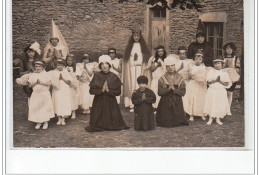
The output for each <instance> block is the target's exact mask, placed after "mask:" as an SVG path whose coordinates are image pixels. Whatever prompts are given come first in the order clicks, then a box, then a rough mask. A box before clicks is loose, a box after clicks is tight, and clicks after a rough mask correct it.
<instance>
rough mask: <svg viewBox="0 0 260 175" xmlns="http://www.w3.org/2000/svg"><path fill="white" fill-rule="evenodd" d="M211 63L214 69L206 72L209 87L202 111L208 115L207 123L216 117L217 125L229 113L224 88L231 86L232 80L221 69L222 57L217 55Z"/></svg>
mask: <svg viewBox="0 0 260 175" xmlns="http://www.w3.org/2000/svg"><path fill="white" fill-rule="evenodd" d="M213 63H214V69H210V70H209V72H208V74H207V83H208V85H209V88H208V91H207V96H206V102H205V107H204V113H205V114H206V115H209V121H208V122H207V125H211V123H212V122H213V119H214V118H216V122H217V123H218V124H219V125H222V124H223V123H222V122H221V121H220V119H221V118H224V117H225V116H226V115H231V113H230V106H229V103H228V97H227V90H226V89H227V88H229V87H230V86H231V84H232V82H231V80H230V78H229V76H228V73H227V72H226V71H224V70H223V64H224V61H223V58H221V57H219V58H217V59H215V60H213Z"/></svg>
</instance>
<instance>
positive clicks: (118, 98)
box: [110, 58, 121, 104]
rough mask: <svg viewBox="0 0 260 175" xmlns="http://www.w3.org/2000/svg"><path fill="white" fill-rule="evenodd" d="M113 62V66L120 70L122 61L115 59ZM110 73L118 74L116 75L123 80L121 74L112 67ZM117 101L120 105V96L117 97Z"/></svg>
mask: <svg viewBox="0 0 260 175" xmlns="http://www.w3.org/2000/svg"><path fill="white" fill-rule="evenodd" d="M111 62H112V64H113V66H114V67H115V68H117V69H119V68H120V67H121V66H120V60H119V59H118V58H114V59H113V60H111ZM110 72H113V73H114V74H116V75H117V76H118V77H119V78H120V79H121V77H120V72H118V71H116V70H115V69H113V68H112V67H111V69H110ZM116 101H117V103H118V104H119V103H120V95H119V96H116Z"/></svg>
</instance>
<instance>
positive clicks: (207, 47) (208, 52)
mask: <svg viewBox="0 0 260 175" xmlns="http://www.w3.org/2000/svg"><path fill="white" fill-rule="evenodd" d="M198 50H201V51H202V53H203V54H204V60H203V61H204V65H205V66H207V67H210V66H211V67H212V66H213V58H214V54H213V50H212V47H211V44H210V43H209V42H207V41H205V42H204V43H202V44H200V43H198V42H194V43H191V44H190V45H189V48H188V53H187V57H188V58H190V59H193V60H194V56H195V54H196V53H198Z"/></svg>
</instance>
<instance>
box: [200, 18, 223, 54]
mask: <svg viewBox="0 0 260 175" xmlns="http://www.w3.org/2000/svg"><path fill="white" fill-rule="evenodd" d="M204 24H205V28H206V38H207V41H208V42H209V43H210V44H211V46H212V48H213V51H214V56H215V57H216V56H218V55H221V56H222V55H223V53H222V47H223V22H205V23H204Z"/></svg>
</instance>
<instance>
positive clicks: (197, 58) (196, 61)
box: [194, 55, 203, 66]
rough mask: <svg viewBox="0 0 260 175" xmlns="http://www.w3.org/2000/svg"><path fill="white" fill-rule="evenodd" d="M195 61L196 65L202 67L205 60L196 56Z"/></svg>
mask: <svg viewBox="0 0 260 175" xmlns="http://www.w3.org/2000/svg"><path fill="white" fill-rule="evenodd" d="M194 61H195V65H197V66H199V65H201V63H202V61H203V58H202V56H201V55H195V59H194Z"/></svg>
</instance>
